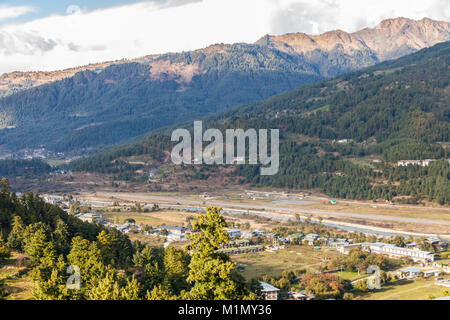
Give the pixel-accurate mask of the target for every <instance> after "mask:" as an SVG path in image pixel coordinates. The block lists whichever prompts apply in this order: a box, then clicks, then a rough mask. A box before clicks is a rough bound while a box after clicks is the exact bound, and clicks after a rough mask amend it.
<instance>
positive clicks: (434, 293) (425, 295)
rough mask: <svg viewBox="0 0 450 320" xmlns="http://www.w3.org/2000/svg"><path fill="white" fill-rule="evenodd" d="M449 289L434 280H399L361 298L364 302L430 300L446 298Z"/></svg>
mask: <svg viewBox="0 0 450 320" xmlns="http://www.w3.org/2000/svg"><path fill="white" fill-rule="evenodd" d="M446 289H447V290H448V289H449V288H445V287H442V286H438V285H436V284H435V281H434V280H398V281H396V282H393V283H392V284H389V285H386V286H384V287H382V289H381V290H379V291H377V292H374V293H368V294H364V295H361V296H359V298H361V299H363V300H429V299H434V298H439V297H442V296H444V291H445V290H446Z"/></svg>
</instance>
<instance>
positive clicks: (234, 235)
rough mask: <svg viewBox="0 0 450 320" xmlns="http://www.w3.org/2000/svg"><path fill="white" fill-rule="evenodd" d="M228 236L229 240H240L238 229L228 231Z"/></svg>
mask: <svg viewBox="0 0 450 320" xmlns="http://www.w3.org/2000/svg"><path fill="white" fill-rule="evenodd" d="M227 232H228V235H229V236H230V238H240V237H241V230H240V229H232V230H228V231H227Z"/></svg>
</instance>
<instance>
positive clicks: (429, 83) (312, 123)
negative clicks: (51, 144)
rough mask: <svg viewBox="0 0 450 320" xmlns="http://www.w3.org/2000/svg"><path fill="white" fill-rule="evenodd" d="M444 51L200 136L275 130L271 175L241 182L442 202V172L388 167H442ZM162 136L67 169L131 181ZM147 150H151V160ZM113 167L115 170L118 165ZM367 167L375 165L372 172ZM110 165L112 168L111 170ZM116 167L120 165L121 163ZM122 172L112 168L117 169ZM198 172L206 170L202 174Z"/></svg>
mask: <svg viewBox="0 0 450 320" xmlns="http://www.w3.org/2000/svg"><path fill="white" fill-rule="evenodd" d="M449 79H450V42H447V43H443V44H439V45H436V46H434V47H432V48H429V49H424V50H422V51H420V52H418V53H415V54H412V55H410V56H407V57H404V58H400V59H398V60H395V61H390V62H386V63H383V64H380V65H378V66H376V67H372V68H369V69H365V70H362V71H359V72H356V73H351V74H348V75H345V76H341V77H338V78H336V79H333V80H329V81H325V82H321V83H319V84H312V85H307V86H303V87H300V88H298V89H296V90H294V91H292V92H289V93H285V94H281V95H279V96H276V97H273V98H271V99H269V100H266V101H264V102H261V103H255V104H251V105H248V106H246V107H241V108H236V109H234V110H232V111H228V112H225V113H223V114H221V115H219V116H212V117H210V118H208V119H206V122H207V126H208V127H213V128H214V127H215V128H219V129H226V128H280V129H281V135H282V143H281V147H280V172H279V173H278V174H277V175H275V176H272V177H261V176H260V175H259V170H258V167H257V166H237V169H236V171H235V174H236V175H237V176H240V177H243V179H244V180H243V181H242V182H248V183H253V184H257V185H265V186H272V187H283V188H284V187H287V188H296V189H299V188H307V189H319V190H321V191H322V192H325V193H326V194H329V195H331V196H335V197H341V198H351V199H374V200H375V199H386V200H392V199H394V198H398V199H401V198H402V196H406V199H403V200H402V201H410V202H411V201H412V202H416V201H418V200H420V199H424V198H425V199H428V200H432V201H439V202H440V203H442V204H444V203H448V202H449V201H450V184H449V183H448V181H449V179H450V163H449V162H448V161H446V160H442V161H436V162H432V163H431V164H430V165H429V166H428V167H420V166H408V167H397V164H396V161H397V160H407V159H412V160H420V159H436V160H439V159H446V158H448V157H449V155H448V152H449V151H448V146H449V133H450V124H449V121H450V83H449ZM170 132H171V129H170V128H169V129H167V130H165V131H162V133H161V134H159V135H157V134H155V135H151V136H149V137H147V138H145V139H144V140H143V141H142V142H140V143H135V144H131V145H127V146H123V147H120V148H116V149H114V150H113V151H110V152H104V153H100V154H98V155H96V156H94V157H91V158H88V159H85V160H80V161H77V162H75V163H73V168H74V169H75V170H87V171H101V172H104V173H120V172H122V173H123V172H131V173H132V172H134V170H135V169H136V168H128V169H127V167H126V166H123V163H124V162H123V160H124V159H126V158H127V157H129V156H132V155H139V154H148V155H150V156H153V154H155V155H156V157H154V159H156V160H159V161H162V159H163V157H162V154H161V150H166V151H170V147H171V143H170ZM152 150H160V151H159V153H158V152H154V151H152ZM120 159H121V160H122V161H118V160H120ZM370 159H379V160H382V161H381V162H379V161H376V162H373V161H372V160H370ZM115 161H116V162H115ZM125 163H126V162H125ZM119 164H122V166H119ZM205 168H206V170H207V169H208V167H207V166H206V167H205Z"/></svg>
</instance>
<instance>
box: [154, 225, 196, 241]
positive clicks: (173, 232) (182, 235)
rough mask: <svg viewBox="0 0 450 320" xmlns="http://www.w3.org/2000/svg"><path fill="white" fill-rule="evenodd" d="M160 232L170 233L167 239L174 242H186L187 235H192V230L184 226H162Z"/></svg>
mask: <svg viewBox="0 0 450 320" xmlns="http://www.w3.org/2000/svg"><path fill="white" fill-rule="evenodd" d="M160 230H161V231H162V230H166V231H167V232H168V235H167V238H168V239H170V240H173V241H185V240H187V235H188V234H190V233H191V229H190V228H186V227H182V226H161V227H160Z"/></svg>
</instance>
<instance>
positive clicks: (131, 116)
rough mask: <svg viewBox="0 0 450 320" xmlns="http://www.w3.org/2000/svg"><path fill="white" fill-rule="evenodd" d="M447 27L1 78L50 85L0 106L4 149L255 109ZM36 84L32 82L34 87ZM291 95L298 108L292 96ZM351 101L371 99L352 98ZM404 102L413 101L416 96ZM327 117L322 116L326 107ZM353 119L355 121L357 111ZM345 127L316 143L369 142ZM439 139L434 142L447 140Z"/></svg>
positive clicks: (294, 37)
mask: <svg viewBox="0 0 450 320" xmlns="http://www.w3.org/2000/svg"><path fill="white" fill-rule="evenodd" d="M449 28H450V27H449V23H447V22H440V21H433V20H430V19H423V20H420V21H414V20H410V19H402V18H399V19H390V20H386V21H384V22H383V23H382V24H380V26H379V27H378V28H374V29H364V30H362V31H360V32H356V33H353V34H347V33H345V32H342V31H331V32H327V33H325V34H323V35H319V36H308V35H305V34H301V33H298V34H289V35H286V36H281V37H270V36H268V37H264V38H263V39H261V40H260V41H258V42H257V43H255V44H244V43H241V44H232V45H228V44H217V45H212V46H210V47H207V48H204V49H199V50H195V51H191V52H182V53H170V54H162V55H155V56H148V57H143V58H140V59H136V60H133V61H134V62H126V61H118V62H117V63H116V64H112V63H104V64H100V65H92V66H87V67H85V68H80V70H83V71H81V72H78V73H76V74H75V75H73V76H71V77H68V78H65V79H63V80H60V81H54V79H61V78H63V77H65V76H69V75H71V74H72V73H71V72H74V71H73V70H78V69H72V71H71V70H69V71H67V72H66V73H64V72H60V73H56V74H53V73H50V74H49V75H48V76H46V75H45V74H42V75H41V74H39V75H37V74H36V75H26V74H24V75H22V74H13V75H11V77H8V76H5V77H2V79H0V80H1V81H0V82H2V83H1V84H0V85H1V86H6V87H7V88H9V86H10V85H12V84H14V85H17V84H19V87H21V88H22V87H26V88H28V87H30V86H31V87H33V86H35V85H36V84H42V83H46V84H45V85H41V86H38V87H35V88H32V89H29V90H25V91H20V92H16V91H17V90H12V91H13V92H16V93H15V94H12V95H10V96H7V97H4V98H2V99H0V146H1V147H2V149H5V150H10V151H17V150H20V149H22V148H37V147H39V148H41V147H45V148H47V149H50V150H52V151H64V152H76V153H86V152H90V151H93V150H97V149H99V148H102V147H105V146H111V145H114V144H117V143H120V142H123V141H127V140H128V139H130V138H134V137H138V136H140V135H143V134H146V133H148V132H150V131H151V130H154V129H157V128H161V127H164V126H168V125H172V124H175V123H180V122H184V121H189V120H193V119H196V118H197V119H198V118H200V117H203V116H205V115H210V114H214V113H217V112H222V111H224V110H228V109H230V108H232V107H235V106H239V105H243V104H248V103H252V102H256V101H261V100H263V99H266V98H269V97H271V96H273V95H275V94H279V93H281V92H285V91H288V90H292V89H294V88H297V87H298V86H299V85H303V84H307V83H313V82H317V81H319V80H323V79H324V78H328V77H333V76H337V75H340V74H343V73H346V72H350V71H354V70H358V69H361V68H364V67H368V66H371V65H374V64H377V63H379V62H381V61H384V60H385V59H388V58H392V57H399V56H402V55H405V54H408V53H410V52H414V51H416V50H418V49H420V48H424V47H426V46H429V45H431V44H435V43H438V42H441V41H445V40H448V39H450V31H449V30H450V29H449ZM380 39H382V40H380ZM383 39H384V40H383ZM387 72H391V71H389V70H388V71H387ZM430 73H431V72H430ZM378 76H382V75H379V74H375V75H372V74H370V75H368V78H366V79H365V80H364V79H353V80H352V81H353V82H351V83H348V84H347V83H346V82H345V81H346V80H345V79H344V80H341V83H340V84H339V85H340V87H339V89H340V90H342V91H341V95H338V94H336V95H333V92H336V90H337V89H336V88H334V89H333V90H334V91H331V90H328V91H325V92H321V93H318V92H305V96H309V98H310V100H308V101H306V102H305V101H303V102H302V103H301V108H302V109H304V110H310V109H313V108H315V107H316V106H318V105H319V104H320V102H321V100H323V99H325V98H327V99H328V100H327V102H328V104H330V103H332V104H334V105H344V104H347V103H349V101H344V100H345V97H344V96H343V95H344V94H345V92H346V91H345V89H346V88H347V87H348V88H349V89H351V88H352V86H353V85H354V83H355V81H359V80H361V81H363V80H364V81H366V82H367V81H370V83H371V85H370V86H372V87H371V88H369V87H367V88H365V90H366V91H367V90H372V91H374V92H377V89H378V88H377V86H378V85H379V84H377V82H376V81H373V80H376V79H377V77H378ZM22 77H24V78H22ZM35 78H36V79H37V80H36V81H35V82H33V81H32V80H31V79H35ZM53 81H54V82H53ZM364 81H363V82H364ZM3 82H5V83H3ZM27 83H28V85H29V86H28V85H27ZM432 85H433V86H434V84H432ZM328 86H331V87H332V86H333V84H332V83H329V84H328ZM312 88H313V89H314V88H316V89H315V90H324V89H320V88H317V87H312ZM397 89H401V88H397V87H395V86H394V87H392V88H388V89H387V90H386V94H388V95H392V94H395V95H396V97H397V98H398V99H403V98H402V97H401V96H399V95H397V93H396V92H394V91H395V90H397ZM423 90H425V91H427V89H426V88H423ZM423 90H422V91H423ZM8 92H9V91H8ZM367 94H369V95H370V94H372V93H370V92H369V91H367ZM406 94H407V95H410V93H409V92H407V93H406ZM411 94H414V93H411ZM417 94H421V92H417ZM297 96H298V99H303V95H302V94H300V93H298V92H297ZM332 97H334V98H332ZM352 97H353V99H364V100H367V99H365V97H364V96H357V95H356V93H354V94H353V95H352ZM406 98H407V99H415V101H416V100H417V99H416V98H415V97H412V96H408V97H406ZM333 99H334V100H333ZM409 101H410V100H409ZM409 101H408V100H406V101H405V103H407V102H409ZM305 103H306V104H305ZM367 103H370V101H367ZM417 103H420V102H419V101H417ZM284 104H285V106H284V107H285V108H287V109H292V108H293V109H295V111H296V112H297V111H299V108H300V106H299V104H298V101H297V102H295V106H293V105H287V104H286V103H284ZM361 107H363V106H361ZM323 108H324V109H323V110H326V109H327V108H328V105H327V104H324V105H323ZM433 110H434V109H433ZM336 112H344V110H343V109H342V107H341V109H340V110H331V113H329V114H330V115H338V114H337V113H336ZM354 112H356V113H359V111H358V110H356V109H355V110H354ZM381 112H383V111H381ZM423 112H428V110H423ZM433 112H434V111H433ZM347 114H348V117H350V119H351V115H350V114H349V113H347ZM361 116H362V117H364V115H363V114H362V115H361ZM394 116H396V115H394ZM385 117H387V115H385ZM317 119H319V120H317V121H322V119H321V118H317ZM347 119H348V118H346V117H343V118H342V119H341V120H340V123H339V125H338V127H337V128H336V130H338V131H339V132H331V133H325V132H324V133H323V134H321V136H323V135H333V134H335V133H336V134H345V135H348V136H357V137H358V138H361V139H365V138H367V137H368V136H370V135H371V134H373V132H374V130H378V128H377V127H376V126H375V127H372V124H369V127H368V129H366V130H362V129H360V131H359V132H357V133H355V132H353V131H354V130H355V129H354V128H353V127H352V126H351V125H350V126H348V120H347ZM362 120H364V119H362ZM305 121H307V122H310V121H309V120H308V119H305V120H304V122H305ZM325 121H328V120H327V119H325ZM383 121H386V120H383ZM427 121H428V120H427ZM429 121H432V120H429ZM353 125H355V126H360V123H355V124H353ZM427 125H429V123H425V124H424V126H425V127H426V126H427ZM302 127H304V126H303V124H302ZM314 127H315V125H314ZM322 127H323V126H322ZM382 129H383V128H382ZM304 130H306V129H304ZM317 130H325V129H323V128H319V129H317ZM361 130H362V131H361ZM443 130H444V131H443V132H442V133H439V134H438V136H436V137H434V138H435V139H439V135H442V134H443V135H445V134H446V133H445V129H443ZM363 131H364V132H363ZM350 133H351V134H350ZM380 134H381V135H383V134H384V132H383V131H382V132H380ZM405 134H406V133H405ZM419 134H420V133H419Z"/></svg>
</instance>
